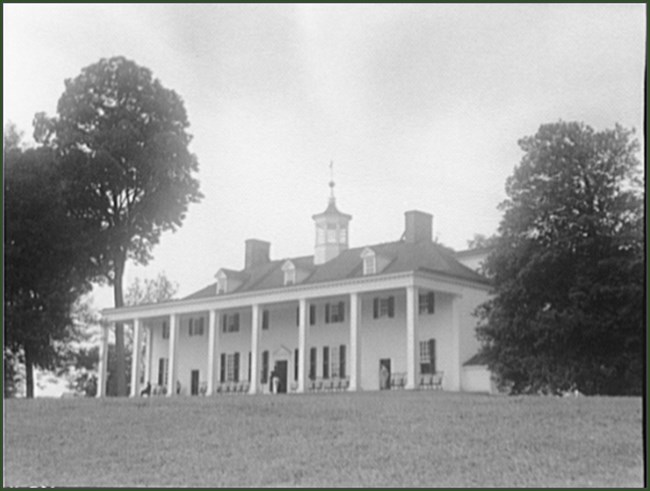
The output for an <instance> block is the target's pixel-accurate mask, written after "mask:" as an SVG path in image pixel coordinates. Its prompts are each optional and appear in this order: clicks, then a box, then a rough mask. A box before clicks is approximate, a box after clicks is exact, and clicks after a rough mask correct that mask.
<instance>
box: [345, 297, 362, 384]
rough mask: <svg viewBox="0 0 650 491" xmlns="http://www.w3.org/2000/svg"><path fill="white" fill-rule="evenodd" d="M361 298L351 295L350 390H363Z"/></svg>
mask: <svg viewBox="0 0 650 491" xmlns="http://www.w3.org/2000/svg"><path fill="white" fill-rule="evenodd" d="M360 320H361V298H360V296H359V294H358V293H351V294H350V387H349V388H348V390H350V391H354V390H360V389H361V371H360V370H359V366H360V364H361V338H360V336H359V330H360V328H361V325H360V324H361V322H360Z"/></svg>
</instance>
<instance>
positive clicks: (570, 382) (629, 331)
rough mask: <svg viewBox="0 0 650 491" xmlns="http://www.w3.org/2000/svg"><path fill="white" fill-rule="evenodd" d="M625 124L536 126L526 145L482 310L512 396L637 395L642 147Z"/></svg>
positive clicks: (486, 340) (490, 347)
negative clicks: (490, 294) (608, 126)
mask: <svg viewBox="0 0 650 491" xmlns="http://www.w3.org/2000/svg"><path fill="white" fill-rule="evenodd" d="M632 135H633V132H632V131H628V130H626V129H624V128H622V127H620V126H618V125H617V126H616V127H615V128H614V129H608V130H605V131H601V132H596V131H594V130H593V129H592V128H590V127H589V126H586V125H584V124H582V123H567V122H558V123H554V124H547V125H543V126H541V127H540V129H539V131H538V132H537V134H536V135H534V136H530V137H526V138H523V139H522V140H520V142H519V144H520V146H521V148H522V149H523V151H524V152H525V155H524V157H523V159H522V161H521V163H520V165H519V166H518V167H516V168H515V170H514V174H513V175H512V176H511V177H510V178H509V179H508V181H507V184H506V191H507V195H508V199H507V200H506V201H505V202H504V203H502V205H501V208H502V210H503V211H504V215H503V219H502V221H501V224H500V227H499V234H498V238H497V239H496V249H495V250H494V251H493V252H492V253H491V254H490V256H489V257H488V260H487V264H486V269H487V273H488V275H490V276H491V277H492V278H493V281H494V290H495V291H494V293H495V295H494V297H493V298H492V299H491V300H489V301H488V302H487V303H485V304H484V305H483V306H482V307H480V308H479V311H478V313H479V315H480V317H481V326H480V327H479V338H480V339H481V340H482V341H483V344H484V347H483V352H484V353H485V355H486V356H487V359H488V365H489V367H490V368H491V369H492V370H493V371H494V372H495V373H496V374H497V375H498V376H499V377H500V379H501V381H502V382H503V383H507V384H509V385H511V387H512V390H513V391H514V392H539V391H544V392H550V393H557V392H561V391H565V390H570V389H578V390H580V391H581V392H583V393H586V394H597V393H599V394H639V393H640V392H641V387H642V383H641V382H642V380H643V339H644V338H643V334H644V318H643V310H644V306H643V298H644V293H643V292H644V285H643V280H644V278H643V272H644V256H643V250H644V249H643V220H644V215H643V207H642V205H643V196H642V192H641V184H640V178H639V177H640V173H639V162H638V160H637V157H636V153H637V152H638V150H639V144H638V142H637V141H636V140H634V139H633V138H632Z"/></svg>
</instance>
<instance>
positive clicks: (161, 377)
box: [158, 358, 165, 387]
mask: <svg viewBox="0 0 650 491" xmlns="http://www.w3.org/2000/svg"><path fill="white" fill-rule="evenodd" d="M158 385H160V386H161V387H162V386H163V385H165V359H164V358H161V359H160V360H159V361H158Z"/></svg>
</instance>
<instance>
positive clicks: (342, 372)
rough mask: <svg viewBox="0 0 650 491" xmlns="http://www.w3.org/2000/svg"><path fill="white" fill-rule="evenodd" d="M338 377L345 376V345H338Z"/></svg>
mask: <svg viewBox="0 0 650 491" xmlns="http://www.w3.org/2000/svg"><path fill="white" fill-rule="evenodd" d="M339 377H341V378H345V345H344V344H342V345H341V346H339Z"/></svg>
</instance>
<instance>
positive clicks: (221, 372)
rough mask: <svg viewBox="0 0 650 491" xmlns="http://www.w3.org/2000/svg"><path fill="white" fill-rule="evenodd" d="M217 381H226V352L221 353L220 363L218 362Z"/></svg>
mask: <svg viewBox="0 0 650 491" xmlns="http://www.w3.org/2000/svg"><path fill="white" fill-rule="evenodd" d="M219 381H220V382H221V383H224V382H225V381H226V354H225V353H221V363H219Z"/></svg>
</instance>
